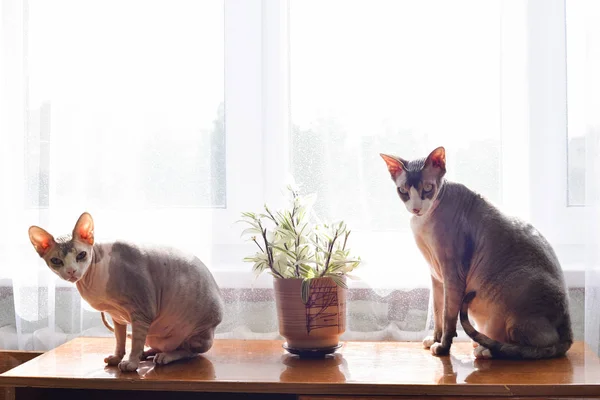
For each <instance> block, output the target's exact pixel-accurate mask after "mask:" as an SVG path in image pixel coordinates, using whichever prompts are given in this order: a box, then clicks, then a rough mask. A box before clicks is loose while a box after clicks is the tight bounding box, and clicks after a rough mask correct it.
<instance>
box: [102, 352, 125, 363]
mask: <svg viewBox="0 0 600 400" xmlns="http://www.w3.org/2000/svg"><path fill="white" fill-rule="evenodd" d="M122 359H123V356H117V355H114V354H111V355H110V356H108V357H106V358H104V362H105V363H106V364H108V365H119V363H120V362H121V360H122Z"/></svg>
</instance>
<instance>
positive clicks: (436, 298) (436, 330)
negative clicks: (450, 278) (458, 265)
mask: <svg viewBox="0 0 600 400" xmlns="http://www.w3.org/2000/svg"><path fill="white" fill-rule="evenodd" d="M431 295H432V297H433V335H430V336H426V337H425V339H423V347H424V348H426V349H429V348H431V346H433V344H434V343H439V342H440V341H441V340H442V328H443V326H444V325H443V315H444V285H443V284H442V282H440V281H438V280H437V279H435V278H434V277H433V276H431Z"/></svg>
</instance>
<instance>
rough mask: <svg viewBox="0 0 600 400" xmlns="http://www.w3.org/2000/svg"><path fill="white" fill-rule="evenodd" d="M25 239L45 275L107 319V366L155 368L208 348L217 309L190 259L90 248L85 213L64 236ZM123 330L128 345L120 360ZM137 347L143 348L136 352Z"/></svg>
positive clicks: (165, 251) (90, 225) (210, 286)
mask: <svg viewBox="0 0 600 400" xmlns="http://www.w3.org/2000/svg"><path fill="white" fill-rule="evenodd" d="M29 239H30V240H31V244H32V245H33V247H34V248H35V250H36V251H37V253H38V255H39V256H40V257H41V258H42V259H43V260H44V261H45V262H46V264H47V265H48V267H49V268H50V270H51V271H52V272H54V273H55V274H56V275H58V276H59V277H60V278H62V279H64V280H66V281H69V282H73V283H75V285H76V286H77V290H78V291H79V293H80V294H81V297H82V298H83V299H84V300H86V301H87V302H88V303H89V304H90V306H92V307H93V308H95V309H96V310H99V311H101V312H105V313H107V314H109V315H110V316H111V318H112V320H113V323H114V329H113V331H114V334H115V338H116V347H115V351H114V354H111V355H109V356H108V357H106V359H105V360H104V361H105V362H106V363H107V364H108V365H118V366H119V369H120V370H122V371H135V370H136V369H137V367H138V365H139V363H140V360H142V359H146V358H147V357H150V356H153V357H154V363H155V364H169V363H171V362H173V361H176V360H179V359H183V358H189V357H193V356H195V355H196V354H199V353H204V352H206V351H208V350H209V349H210V348H211V347H212V344H213V338H214V332H215V329H216V327H217V326H218V325H219V324H220V323H221V320H222V319H223V308H224V305H223V299H222V297H221V292H220V290H219V287H218V286H217V284H216V282H215V280H214V278H213V276H212V274H211V273H210V271H209V270H208V268H206V266H205V265H204V264H203V263H202V262H201V261H200V260H199V259H198V258H196V257H194V256H192V255H188V254H185V253H182V252H179V251H177V250H175V249H172V248H166V247H165V248H163V247H142V246H137V245H134V244H131V243H126V242H119V241H118V242H112V243H96V242H95V240H94V222H93V220H92V216H91V215H90V214H89V213H83V214H82V215H81V216H80V217H79V219H78V220H77V223H76V224H75V227H74V229H73V232H72V235H70V236H63V237H59V238H54V236H52V235H51V234H50V233H48V232H46V231H45V230H44V229H42V228H40V227H37V226H32V227H30V228H29ZM103 317H104V316H103ZM128 324H131V327H132V335H131V338H132V341H131V351H130V353H129V357H128V358H127V359H125V358H124V357H125V350H126V349H125V342H126V337H127V325H128ZM144 345H147V346H149V347H150V349H149V350H148V351H144Z"/></svg>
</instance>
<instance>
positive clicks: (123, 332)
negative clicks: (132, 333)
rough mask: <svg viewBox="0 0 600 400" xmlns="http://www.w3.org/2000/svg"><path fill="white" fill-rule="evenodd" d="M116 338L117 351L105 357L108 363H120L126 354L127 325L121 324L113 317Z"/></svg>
mask: <svg viewBox="0 0 600 400" xmlns="http://www.w3.org/2000/svg"><path fill="white" fill-rule="evenodd" d="M112 321H113V326H114V331H115V339H116V341H117V344H116V346H115V353H114V354H111V355H110V356H108V357H106V358H105V359H104V362H105V363H107V364H108V365H119V363H120V362H121V360H123V357H124V356H125V339H126V338H127V325H126V324H125V325H123V324H119V323H118V322H117V321H115V320H114V318H113V319H112Z"/></svg>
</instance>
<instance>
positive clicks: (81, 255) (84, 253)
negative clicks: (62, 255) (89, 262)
mask: <svg viewBox="0 0 600 400" xmlns="http://www.w3.org/2000/svg"><path fill="white" fill-rule="evenodd" d="M85 256H87V253H86V252H85V251H82V252H80V253H79V254H77V257H76V258H75V259H76V260H77V261H81V260H83V259H84V258H85Z"/></svg>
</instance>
